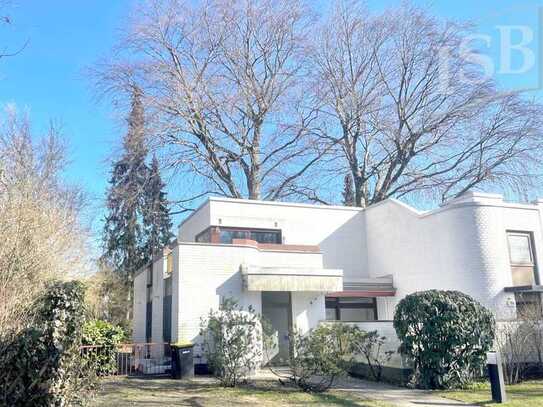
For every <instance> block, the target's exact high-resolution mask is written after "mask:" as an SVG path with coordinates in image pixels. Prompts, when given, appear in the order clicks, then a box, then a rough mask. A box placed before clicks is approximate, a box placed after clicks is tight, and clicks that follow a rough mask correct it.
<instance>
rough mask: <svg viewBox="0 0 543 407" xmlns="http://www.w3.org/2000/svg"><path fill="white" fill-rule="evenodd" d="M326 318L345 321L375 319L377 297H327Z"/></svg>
mask: <svg viewBox="0 0 543 407" xmlns="http://www.w3.org/2000/svg"><path fill="white" fill-rule="evenodd" d="M326 319H327V320H329V321H346V322H363V321H375V320H377V299H376V298H371V297H369V298H368V297H352V298H348V297H345V298H337V297H327V298H326Z"/></svg>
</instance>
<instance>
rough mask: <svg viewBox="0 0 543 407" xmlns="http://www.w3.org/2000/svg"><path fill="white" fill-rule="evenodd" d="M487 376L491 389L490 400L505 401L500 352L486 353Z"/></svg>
mask: <svg viewBox="0 0 543 407" xmlns="http://www.w3.org/2000/svg"><path fill="white" fill-rule="evenodd" d="M486 364H487V367H488V377H489V379H490V388H491V391H492V400H493V401H495V402H496V403H505V401H506V397H505V382H504V380H503V367H502V358H501V356H500V352H488V353H487V354H486Z"/></svg>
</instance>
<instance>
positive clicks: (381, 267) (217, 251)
mask: <svg viewBox="0 0 543 407" xmlns="http://www.w3.org/2000/svg"><path fill="white" fill-rule="evenodd" d="M538 258H539V259H543V200H540V201H538V202H537V203H535V204H531V205H526V204H512V203H507V202H504V201H503V198H502V196H501V195H493V194H482V193H471V192H470V193H467V194H465V195H463V196H461V197H460V198H458V199H456V200H453V201H451V202H449V203H447V204H446V205H444V206H442V207H440V208H438V209H435V210H432V211H428V212H419V211H417V210H415V209H413V208H412V207H410V206H407V205H405V204H403V203H401V202H399V201H396V200H393V199H389V200H386V201H383V202H381V203H379V204H376V205H373V206H370V207H368V208H366V209H361V208H353V207H339V206H319V205H308V204H296V203H282V202H263V201H250V200H239V199H226V198H209V200H208V201H206V202H205V203H204V204H203V205H202V206H200V207H199V208H198V209H197V210H196V211H195V212H194V213H192V215H191V216H189V217H188V218H187V219H185V220H184V221H183V223H182V224H181V225H180V229H179V234H178V237H177V240H176V242H174V243H173V244H172V245H171V247H169V248H166V249H165V250H164V253H163V255H162V256H159V257H156V258H155V259H154V262H153V264H152V265H150V266H149V267H146V268H144V269H142V270H141V271H140V273H138V274H137V276H136V278H135V281H134V292H135V295H134V324H133V337H134V341H135V342H170V341H171V342H176V341H180V340H182V341H185V340H187V341H194V342H197V341H198V336H199V328H200V321H201V318H202V317H204V316H205V315H207V313H208V312H209V310H210V309H211V308H218V307H219V304H220V302H221V299H224V298H227V297H233V298H235V299H237V301H238V302H239V303H240V304H241V305H242V306H244V307H247V306H249V305H251V306H252V307H253V308H254V309H255V310H256V311H257V312H258V313H260V314H262V315H263V316H264V317H266V318H267V319H268V320H269V321H270V322H271V323H272V326H273V328H274V329H275V330H276V332H277V338H278V341H279V350H278V351H279V353H280V354H282V355H285V354H287V353H288V341H287V339H286V335H287V334H288V331H289V329H290V328H292V327H293V326H296V327H297V328H298V329H300V330H301V331H302V332H307V331H308V330H309V329H311V328H313V327H314V326H316V325H317V324H318V323H319V322H320V321H324V320H342V321H355V322H359V321H373V320H391V319H392V318H393V315H394V308H395V305H396V304H397V303H398V301H399V300H401V299H402V298H403V297H404V296H406V295H407V294H410V293H413V292H415V291H421V290H428V289H446V290H459V291H462V292H464V293H466V294H469V295H471V296H473V297H474V298H475V299H477V300H478V301H480V302H481V303H482V304H484V305H486V306H487V307H489V308H491V309H492V310H493V311H494V312H495V313H496V315H497V316H498V318H511V317H514V316H515V315H516V313H517V312H522V310H523V309H524V308H525V307H527V306H529V305H534V304H537V305H538V306H539V307H540V308H541V291H542V286H541V285H540V282H541V275H540V272H539V270H538V267H537V259H538Z"/></svg>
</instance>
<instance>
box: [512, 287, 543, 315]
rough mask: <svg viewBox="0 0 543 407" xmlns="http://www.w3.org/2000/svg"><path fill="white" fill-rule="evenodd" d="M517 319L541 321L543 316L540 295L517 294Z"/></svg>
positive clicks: (532, 293)
mask: <svg viewBox="0 0 543 407" xmlns="http://www.w3.org/2000/svg"><path fill="white" fill-rule="evenodd" d="M515 302H516V304H517V317H518V318H520V319H530V320H533V319H539V318H541V316H542V311H543V308H542V307H541V294H540V293H534V292H531V293H515Z"/></svg>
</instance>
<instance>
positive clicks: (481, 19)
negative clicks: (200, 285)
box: [0, 0, 542, 214]
mask: <svg viewBox="0 0 543 407" xmlns="http://www.w3.org/2000/svg"><path fill="white" fill-rule="evenodd" d="M12 3H13V5H12V7H11V10H10V15H11V17H12V20H13V24H12V25H11V26H10V27H4V28H0V41H1V42H0V46H2V47H5V46H6V45H7V46H8V47H12V48H10V49H13V48H17V46H19V45H22V44H24V43H25V42H26V41H28V44H27V46H26V48H24V50H23V51H22V52H21V53H20V54H19V55H17V56H15V57H13V58H4V59H1V60H0V105H2V106H4V105H5V104H7V103H14V104H16V105H17V107H18V108H19V109H20V110H28V111H29V112H30V115H31V119H32V121H33V123H34V129H35V131H36V132H38V133H39V132H40V131H41V129H43V128H44V127H45V126H46V125H47V123H48V121H49V120H50V119H54V120H58V121H60V122H62V123H63V125H64V134H65V136H66V138H67V139H68V142H69V145H70V152H71V159H72V162H71V164H70V167H69V170H68V171H67V173H66V177H67V178H68V179H69V180H71V181H74V182H77V183H80V184H82V185H83V186H84V188H85V189H86V190H87V192H88V194H89V195H90V196H91V198H93V199H94V201H93V202H94V208H95V211H94V213H95V214H99V212H100V209H99V208H100V205H101V202H102V197H103V194H104V191H105V188H106V183H107V178H108V169H109V168H108V164H107V159H108V158H109V157H111V154H112V152H113V151H115V149H116V148H118V145H119V140H120V138H121V137H122V134H123V128H122V125H121V124H120V123H121V122H119V120H116V119H115V115H114V114H113V113H111V112H110V111H109V106H107V104H105V103H102V104H97V103H96V100H95V99H94V98H93V89H92V86H91V82H90V81H89V80H88V79H87V78H86V77H85V75H84V72H83V71H84V68H85V67H88V66H90V65H92V64H93V63H94V62H96V61H97V60H98V59H99V58H100V56H103V55H106V54H107V53H108V52H109V51H110V50H111V48H112V46H113V45H114V43H115V41H116V37H117V31H118V30H119V28H121V27H122V25H123V22H124V20H125V18H126V16H127V14H128V12H129V11H130V9H131V7H132V5H133V1H131V0H114V1H113V0H93V1H73V0H49V1H43V0H12ZM397 3H398V1H392V0H386V1H383V0H373V1H372V0H370V1H368V2H367V4H368V6H369V8H370V9H373V10H380V9H382V8H383V7H386V6H387V5H393V4H397ZM415 3H417V4H422V5H429V7H430V8H431V9H432V10H433V11H434V13H435V14H436V15H438V16H444V17H448V18H453V19H458V20H470V21H472V22H473V23H474V24H476V26H477V32H479V33H481V34H485V35H490V36H491V46H490V48H488V49H487V50H486V51H487V52H488V54H489V55H490V56H491V57H492V58H493V61H494V62H496V63H497V62H498V61H499V59H498V55H499V53H498V51H497V50H498V44H499V42H498V38H499V37H498V29H497V28H496V27H497V26H500V25H514V26H527V27H529V28H530V29H531V30H532V31H533V33H534V34H535V39H534V41H533V42H532V43H531V44H530V48H531V49H532V51H533V52H534V53H537V51H538V41H537V37H538V36H539V35H540V30H539V28H538V12H539V4H540V3H539V2H538V1H534V0H532V1H525V2H522V1H520V2H512V1H496V0H494V1H490V0H480V1H477V2H475V1H473V0H471V1H468V0H460V1H458V0H457V1H450V0H435V1H433V2H428V1H415ZM320 4H321V5H326V4H327V3H326V1H324V0H321V1H320ZM323 8H324V6H323ZM515 34H516V36H515V35H514V36H513V41H514V42H515V41H518V40H519V35H518V32H516V33H515ZM513 56H514V64H515V63H518V62H519V58H520V55H516V54H514V55H513ZM513 67H515V65H514V66H513ZM538 68H539V64H536V66H535V67H534V68H533V69H531V70H530V71H529V72H527V73H526V74H523V75H511V74H501V75H499V74H498V75H497V76H496V78H497V80H498V82H499V83H500V84H501V85H502V86H503V87H506V88H524V87H534V86H537V83H538V82H537V78H538V75H537V72H538ZM541 94H542V93H541V91H532V92H529V93H527V95H528V96H535V97H539V96H540V95H541Z"/></svg>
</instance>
